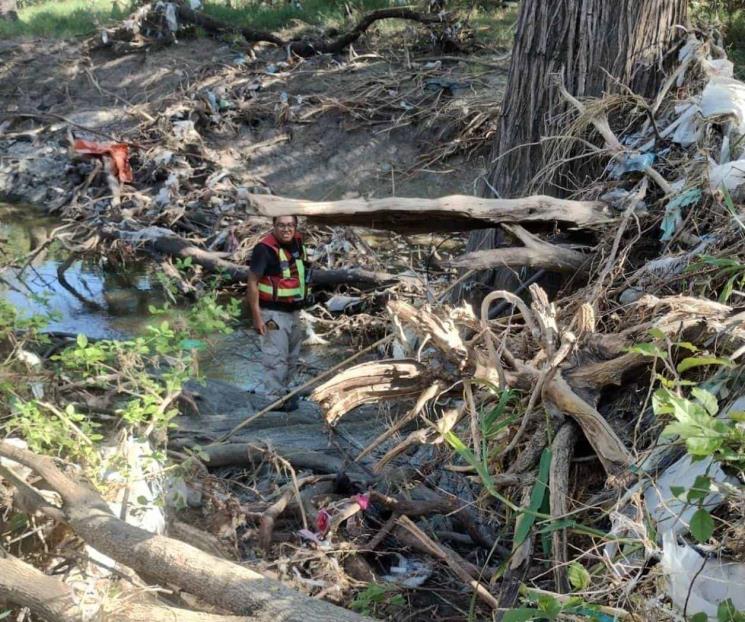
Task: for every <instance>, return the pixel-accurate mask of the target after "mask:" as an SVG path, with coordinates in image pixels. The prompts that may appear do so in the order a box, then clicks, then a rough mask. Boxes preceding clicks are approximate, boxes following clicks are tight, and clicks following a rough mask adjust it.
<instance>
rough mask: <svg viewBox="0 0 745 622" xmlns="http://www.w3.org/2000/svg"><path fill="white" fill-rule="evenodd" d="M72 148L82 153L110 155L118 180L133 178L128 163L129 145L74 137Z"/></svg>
mask: <svg viewBox="0 0 745 622" xmlns="http://www.w3.org/2000/svg"><path fill="white" fill-rule="evenodd" d="M73 149H75V151H77V152H78V153H81V154H83V155H108V156H111V162H112V167H113V169H114V170H113V171H112V173H113V174H114V175H116V176H117V178H118V179H119V181H120V182H122V183H130V182H132V181H133V180H134V176H133V175H132V167H131V166H130V165H129V147H128V146H127V145H124V144H122V143H97V142H94V141H91V140H83V139H82V138H76V139H75V142H74V143H73Z"/></svg>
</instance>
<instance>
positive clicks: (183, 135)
mask: <svg viewBox="0 0 745 622" xmlns="http://www.w3.org/2000/svg"><path fill="white" fill-rule="evenodd" d="M172 125H173V135H174V136H175V137H176V138H177V139H178V140H181V141H184V142H192V141H198V140H201V138H202V137H201V136H200V135H199V132H197V130H196V128H195V127H194V121H174V122H173V123H172Z"/></svg>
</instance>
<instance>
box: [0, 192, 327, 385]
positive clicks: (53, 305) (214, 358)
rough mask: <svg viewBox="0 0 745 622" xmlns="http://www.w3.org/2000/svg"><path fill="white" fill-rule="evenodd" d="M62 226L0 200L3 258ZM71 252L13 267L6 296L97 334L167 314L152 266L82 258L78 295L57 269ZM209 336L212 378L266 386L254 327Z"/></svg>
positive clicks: (314, 354)
mask: <svg viewBox="0 0 745 622" xmlns="http://www.w3.org/2000/svg"><path fill="white" fill-rule="evenodd" d="M59 224H60V223H59V222H58V221H57V220H56V219H54V218H51V217H48V216H44V215H40V213H39V212H38V211H36V210H34V209H32V208H28V207H25V206H17V205H8V204H3V203H0V252H2V253H4V255H5V256H4V257H2V258H1V259H0V262H1V263H2V264H3V265H7V264H9V263H15V264H17V265H19V266H22V265H23V264H24V261H20V262H18V261H17V259H18V258H25V257H28V256H29V254H30V253H32V252H33V251H34V250H36V249H39V248H40V247H41V246H43V245H44V243H45V241H46V240H48V239H49V237H50V235H51V234H52V232H53V230H54V229H55V227H57V226H59ZM66 256H67V254H66V252H65V250H64V248H62V247H61V246H60V245H59V243H56V242H53V243H52V244H50V245H48V246H47V247H46V248H44V249H43V250H41V251H40V252H39V253H38V255H36V256H35V258H34V259H33V260H32V261H31V262H30V263H29V264H28V265H27V266H26V267H25V268H23V269H22V271H21V272H20V274H19V270H18V268H6V269H5V270H3V271H2V272H0V279H1V280H0V297H2V298H5V299H6V300H8V301H10V302H11V303H12V304H13V305H14V306H15V307H16V308H17V309H19V310H20V311H21V313H23V314H26V315H32V314H44V315H48V314H50V313H51V317H50V319H49V322H48V330H50V331H61V332H69V333H76V334H77V333H84V334H85V335H87V336H88V337H92V338H113V339H117V338H120V339H121V338H127V337H132V336H134V335H137V334H139V333H141V332H142V331H143V330H144V329H145V327H146V326H147V325H148V324H149V323H153V322H155V321H157V322H160V321H162V319H163V318H162V316H158V317H157V318H153V316H151V315H150V314H149V313H148V306H149V305H155V306H161V305H162V304H163V303H164V301H165V298H164V295H163V292H162V290H161V288H160V286H159V284H158V280H157V278H155V275H154V274H153V272H152V269H151V268H149V267H148V266H147V265H144V264H143V265H136V264H135V265H128V266H127V268H126V270H124V271H122V270H114V269H111V268H110V267H107V266H106V265H105V264H103V265H102V264H100V263H93V262H90V261H86V262H82V261H76V262H75V263H73V264H72V265H71V266H70V267H69V268H68V269H67V271H66V272H65V277H66V280H67V283H68V284H69V286H70V288H71V289H74V290H75V293H73V292H72V291H70V289H66V288H65V287H64V286H63V285H62V284H61V283H60V281H59V279H58V277H57V268H58V267H59V266H60V265H61V264H62V263H63V262H64V260H65V257H66ZM81 298H82V299H84V300H81ZM86 301H87V302H86ZM90 303H95V306H94V305H92V304H90ZM178 313H179V309H178V308H177V309H174V311H173V314H174V315H178ZM207 341H208V343H209V347H208V348H207V349H206V350H204V351H203V352H202V353H201V354H200V371H201V373H202V374H203V375H204V376H205V377H207V378H211V379H217V380H223V381H225V382H230V383H231V384H234V385H237V386H239V387H242V388H244V389H252V388H255V387H256V386H257V385H258V384H259V380H260V378H261V367H260V365H259V357H258V354H259V346H258V339H257V337H256V335H255V334H254V333H253V332H251V331H250V330H246V329H245V328H243V327H242V326H239V327H237V328H236V330H235V331H234V332H233V333H231V334H228V335H219V334H218V335H214V336H212V337H211V338H209V339H208V340H207ZM333 350H334V349H330V348H317V347H316V348H313V349H312V350H311V351H309V352H307V353H306V357H305V358H306V367H305V373H303V374H301V375H300V376H299V378H298V379H297V380H299V381H302V379H303V378H306V377H310V376H312V375H314V374H315V373H317V372H318V371H319V369H320V368H322V367H324V366H325V365H327V364H328V365H331V364H332V362H333V360H338V358H339V355H340V352H339V351H338V348H337V349H335V350H336V351H335V352H334V351H333Z"/></svg>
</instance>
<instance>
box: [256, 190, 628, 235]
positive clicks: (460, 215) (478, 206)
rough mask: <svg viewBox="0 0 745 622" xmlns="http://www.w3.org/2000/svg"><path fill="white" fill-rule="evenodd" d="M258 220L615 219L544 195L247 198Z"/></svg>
mask: <svg viewBox="0 0 745 622" xmlns="http://www.w3.org/2000/svg"><path fill="white" fill-rule="evenodd" d="M249 202H250V204H251V205H252V206H253V207H254V209H256V211H257V212H258V213H259V214H261V215H262V216H266V217H269V218H271V217H274V216H285V215H295V216H304V217H307V218H308V219H309V220H310V221H311V222H314V223H318V224H327V225H358V226H365V227H370V228H373V229H391V230H393V231H403V232H415V231H418V232H432V231H466V230H470V229H483V228H486V227H491V226H494V225H495V224H505V223H506V224H520V223H553V222H560V223H566V224H569V225H575V226H579V227H584V226H593V225H600V224H604V223H608V222H610V221H612V220H613V215H612V214H611V212H610V211H609V209H608V207H607V206H606V205H605V204H604V203H602V202H600V201H570V200H567V199H557V198H554V197H550V196H546V195H536V196H530V197H524V198H521V199H484V198H479V197H472V196H466V195H451V196H446V197H442V198H439V199H419V198H404V197H390V198H384V199H345V200H341V201H318V202H316V201H304V200H301V199H290V198H286V197H280V196H274V195H268V194H251V195H249Z"/></svg>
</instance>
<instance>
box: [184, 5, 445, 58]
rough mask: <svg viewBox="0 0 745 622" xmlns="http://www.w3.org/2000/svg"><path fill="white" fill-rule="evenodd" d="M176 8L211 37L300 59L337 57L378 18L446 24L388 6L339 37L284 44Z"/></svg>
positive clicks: (436, 17) (186, 7)
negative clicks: (231, 36)
mask: <svg viewBox="0 0 745 622" xmlns="http://www.w3.org/2000/svg"><path fill="white" fill-rule="evenodd" d="M177 7H178V16H179V18H180V19H181V20H182V21H185V22H189V23H192V24H196V25H197V26H200V27H201V28H204V29H205V30H206V31H207V32H209V33H211V34H216V35H219V34H225V33H230V32H237V33H239V34H241V35H242V36H243V37H244V38H245V39H246V41H249V42H266V43H272V44H274V45H276V46H278V47H282V48H286V49H287V51H288V53H289V54H296V55H297V56H302V57H304V58H307V57H310V56H315V55H316V54H338V53H339V52H342V51H343V50H344V49H345V48H347V47H348V46H349V45H351V44H352V43H354V42H355V41H357V39H359V38H360V37H361V36H362V35H363V34H364V33H365V32H366V31H367V29H368V28H370V26H372V25H373V24H374V23H375V22H377V21H380V20H382V19H403V20H407V21H413V22H419V23H421V24H446V23H447V19H446V18H444V17H440V16H439V15H427V14H426V13H419V12H417V11H414V10H412V9H410V8H408V7H391V8H385V9H377V10H374V11H370V12H369V13H367V14H365V15H364V16H363V17H362V19H360V21H359V22H357V24H356V25H355V26H354V28H352V29H351V30H349V31H348V32H345V33H343V34H341V35H339V36H338V37H336V38H335V39H313V40H293V41H286V40H284V39H282V38H280V37H278V36H277V35H275V34H273V33H271V32H266V31H261V30H255V29H253V28H244V27H235V26H233V25H232V24H227V23H225V22H222V21H220V20H217V19H215V18H213V17H210V16H209V15H207V14H205V13H203V12H201V11H193V10H192V9H191V7H190V6H189V5H188V3H187V2H184V0H179V1H178V2H177Z"/></svg>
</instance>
